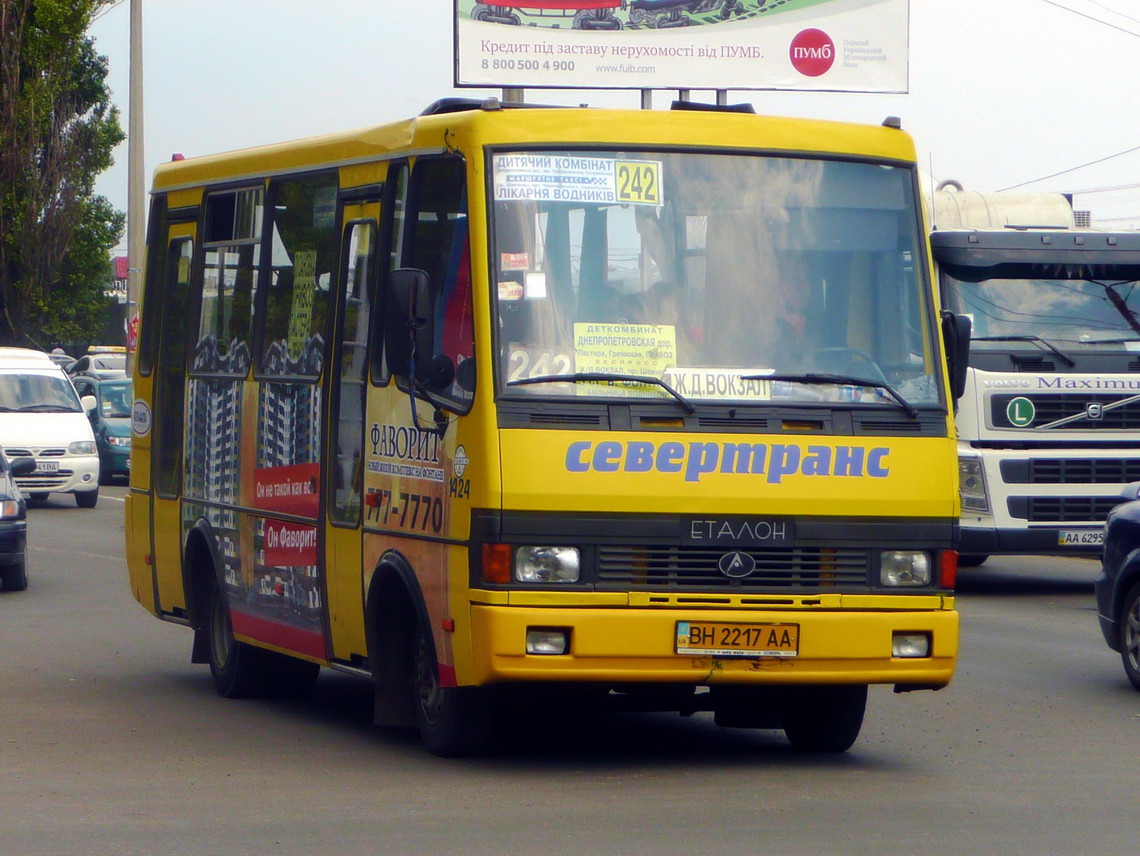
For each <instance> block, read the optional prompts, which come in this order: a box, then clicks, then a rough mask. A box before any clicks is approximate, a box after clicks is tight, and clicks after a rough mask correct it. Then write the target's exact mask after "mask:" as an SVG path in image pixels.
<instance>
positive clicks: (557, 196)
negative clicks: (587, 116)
mask: <svg viewBox="0 0 1140 856" xmlns="http://www.w3.org/2000/svg"><path fill="white" fill-rule="evenodd" d="M513 200H521V201H533V202H595V203H603V204H605V203H622V204H629V205H653V206H658V205H661V204H663V202H664V201H665V194H664V192H663V189H662V186H661V161H640V160H637V161H632V160H622V161H615V160H612V159H610V158H599V157H589V156H585V155H544V154H505V155H497V156H496V157H495V201H496V202H509V201H513Z"/></svg>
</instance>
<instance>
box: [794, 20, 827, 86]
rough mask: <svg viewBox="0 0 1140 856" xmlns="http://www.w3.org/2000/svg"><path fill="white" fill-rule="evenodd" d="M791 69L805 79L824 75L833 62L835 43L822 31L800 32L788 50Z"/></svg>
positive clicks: (812, 29) (809, 30) (813, 29)
mask: <svg viewBox="0 0 1140 856" xmlns="http://www.w3.org/2000/svg"><path fill="white" fill-rule="evenodd" d="M788 58H789V59H790V60H791V61H792V67H793V68H795V70H796V71H798V72H799V73H800V74H802V75H804V76H805V77H819V76H820V75H821V74H826V73H827V71H828V70H829V69H830V68H831V66H832V64H834V62H835V42H833V41H832V40H831V36H829V35H828V34H827V33H825V32H824V31H823V30H817V29H815V28H814V27H813V28H811V29H808V30H800V31H799V32H798V33H796V35H795V38H793V39H792V44H791V46H790V47H789V48H788Z"/></svg>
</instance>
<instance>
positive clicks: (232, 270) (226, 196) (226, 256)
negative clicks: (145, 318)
mask: <svg viewBox="0 0 1140 856" xmlns="http://www.w3.org/2000/svg"><path fill="white" fill-rule="evenodd" d="M262 197H263V192H262V189H261V188H260V187H255V188H249V189H245V190H237V191H226V192H222V193H214V194H211V195H210V196H209V197H207V199H206V223H205V226H206V234H205V238H204V242H203V246H204V248H205V264H204V266H203V267H204V270H203V276H202V282H201V291H200V292H199V300H198V336H197V345H196V347H195V348H194V354H193V356H192V358H191V364H190V370H191V371H192V372H193V373H195V374H206V375H211V374H212V375H236V376H239V377H240V376H244V375H245V374H246V372H247V371H248V370H249V363H250V333H251V326H252V324H251V322H252V316H253V305H254V300H255V298H256V290H257V283H256V277H257V268H258V265H259V264H260V260H261V219H262V211H263V203H262ZM167 315H168V316H169V312H168V313H167Z"/></svg>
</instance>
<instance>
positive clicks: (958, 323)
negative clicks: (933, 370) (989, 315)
mask: <svg viewBox="0 0 1140 856" xmlns="http://www.w3.org/2000/svg"><path fill="white" fill-rule="evenodd" d="M970 329H971V324H970V319H969V318H968V317H966V316H965V315H955V314H954V313H953V312H943V313H942V341H943V343H944V345H945V346H946V367H947V369H948V370H949V371H950V393H951V394H952V395H953V396H954V399H955V400H957V399H959V398H961V397H962V395H963V394H964V393H965V392H966V370H967V369H968V368H969V367H970Z"/></svg>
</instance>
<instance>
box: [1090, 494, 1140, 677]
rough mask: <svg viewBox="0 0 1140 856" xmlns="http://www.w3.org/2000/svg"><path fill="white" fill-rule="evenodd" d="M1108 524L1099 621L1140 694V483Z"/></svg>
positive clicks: (1098, 594)
mask: <svg viewBox="0 0 1140 856" xmlns="http://www.w3.org/2000/svg"><path fill="white" fill-rule="evenodd" d="M1121 498H1122V500H1124V501H1123V502H1122V504H1121V505H1118V506H1116V508H1114V509H1113V510H1112V511H1111V512H1109V515H1108V520H1107V521H1106V522H1105V524H1104V553H1103V554H1102V557H1101V571H1100V576H1098V577H1097V578H1096V607H1097V617H1098V618H1100V629H1101V632H1102V633H1103V634H1104V641H1105V642H1107V643H1108V647H1109V648H1111V649H1112V650H1113V651H1117V652H1118V653H1119V654H1120V659H1121V660H1122V661H1123V663H1124V673H1125V674H1126V675H1128V680H1130V681H1132V685H1133V686H1134V687H1136V689H1138V690H1140V482H1133V483H1132V484H1130V485H1129V486H1128V488H1127V489H1126V490H1125V492H1124V494H1122V497H1121Z"/></svg>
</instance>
